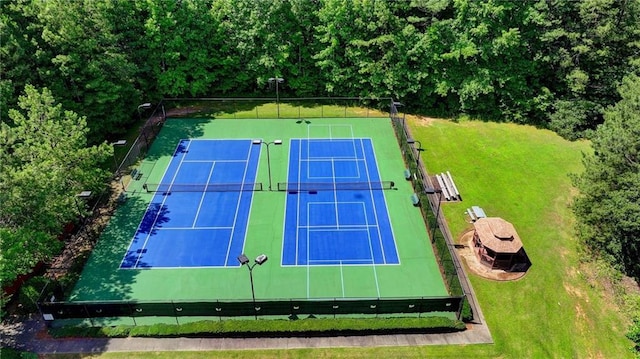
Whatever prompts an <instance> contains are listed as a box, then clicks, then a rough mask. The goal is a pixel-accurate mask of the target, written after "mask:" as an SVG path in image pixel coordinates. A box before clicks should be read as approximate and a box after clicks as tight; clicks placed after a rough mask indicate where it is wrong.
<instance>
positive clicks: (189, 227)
mask: <svg viewBox="0 0 640 359" xmlns="http://www.w3.org/2000/svg"><path fill="white" fill-rule="evenodd" d="M260 148H261V146H255V145H252V143H251V140H181V141H180V143H179V144H178V146H177V148H176V150H175V152H174V154H173V158H172V159H171V162H170V163H169V165H168V167H167V169H166V172H165V173H164V175H163V178H162V181H161V183H160V188H162V190H161V191H158V192H156V193H155V194H154V196H153V198H152V200H151V203H150V204H149V206H148V208H147V211H146V212H145V214H144V216H143V218H142V221H141V222H140V224H139V226H138V229H137V231H136V233H135V236H134V237H133V239H132V240H131V244H130V245H129V249H128V250H127V252H126V254H125V257H124V259H123V260H122V263H121V265H120V268H159V267H163V268H178V267H220V266H238V263H237V261H236V260H235V258H236V256H237V255H238V254H239V253H241V252H242V249H243V247H244V240H245V235H246V232H247V225H248V221H249V211H250V209H251V201H252V198H253V192H252V191H240V190H236V191H208V190H205V188H204V186H206V185H209V186H210V187H215V186H216V185H224V184H239V185H241V184H243V183H244V184H249V183H253V182H255V180H256V173H257V168H258V161H259V159H260ZM200 186H202V188H201V189H198V188H199V187H200Z"/></svg>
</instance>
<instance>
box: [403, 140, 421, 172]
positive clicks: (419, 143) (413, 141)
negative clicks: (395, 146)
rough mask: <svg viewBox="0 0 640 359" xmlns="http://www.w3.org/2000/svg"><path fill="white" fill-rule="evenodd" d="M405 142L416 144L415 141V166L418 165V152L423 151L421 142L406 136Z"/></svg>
mask: <svg viewBox="0 0 640 359" xmlns="http://www.w3.org/2000/svg"><path fill="white" fill-rule="evenodd" d="M407 143H408V144H410V145H413V144H416V143H417V144H418V148H416V152H417V153H418V156H417V157H416V167H418V165H419V164H420V152H422V151H424V150H423V149H422V142H420V141H418V140H414V139H413V138H408V139H407ZM414 147H415V146H414Z"/></svg>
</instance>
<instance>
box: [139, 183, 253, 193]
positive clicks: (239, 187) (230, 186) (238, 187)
mask: <svg viewBox="0 0 640 359" xmlns="http://www.w3.org/2000/svg"><path fill="white" fill-rule="evenodd" d="M142 188H144V189H145V190H146V191H147V192H242V191H262V183H260V182H250V183H145V184H143V185H142Z"/></svg>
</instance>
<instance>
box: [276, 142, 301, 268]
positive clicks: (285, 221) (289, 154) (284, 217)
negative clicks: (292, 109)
mask: <svg viewBox="0 0 640 359" xmlns="http://www.w3.org/2000/svg"><path fill="white" fill-rule="evenodd" d="M292 148H293V139H289V153H288V154H287V158H289V159H290V158H291V149H292ZM290 169H291V164H289V165H288V166H287V176H286V177H285V178H286V179H287V182H288V181H289V170H290ZM285 193H287V194H286V195H285V196H284V213H283V216H282V241H281V242H282V245H281V246H280V248H282V251H281V252H280V267H283V266H284V264H283V262H284V249H285V243H284V240H285V238H286V231H287V208H289V207H288V203H289V198H290V197H291V196H289V195H288V194H289V191H286V192H285ZM297 222H298V219H297V218H296V223H297ZM297 229H298V228H297V226H296V231H297ZM296 236H297V234H296ZM295 247H296V253H295V256H294V259H296V260H297V256H298V241H297V240H296V244H295ZM294 264H295V265H297V264H298V263H297V262H295V261H294Z"/></svg>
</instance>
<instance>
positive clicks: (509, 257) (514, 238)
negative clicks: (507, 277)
mask: <svg viewBox="0 0 640 359" xmlns="http://www.w3.org/2000/svg"><path fill="white" fill-rule="evenodd" d="M473 226H474V229H475V231H474V233H473V245H474V252H475V253H476V256H477V257H478V260H479V261H480V263H482V264H483V265H485V266H487V267H489V268H491V269H502V270H505V271H508V272H524V271H526V270H527V269H528V268H529V267H530V266H531V262H530V261H529V257H528V256H527V254H526V252H525V251H524V247H523V245H522V241H521V240H520V236H518V232H516V229H515V228H514V227H513V225H512V224H511V223H509V222H507V221H505V220H504V219H502V218H498V217H485V218H478V219H477V220H476V221H475V222H474V223H473Z"/></svg>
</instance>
